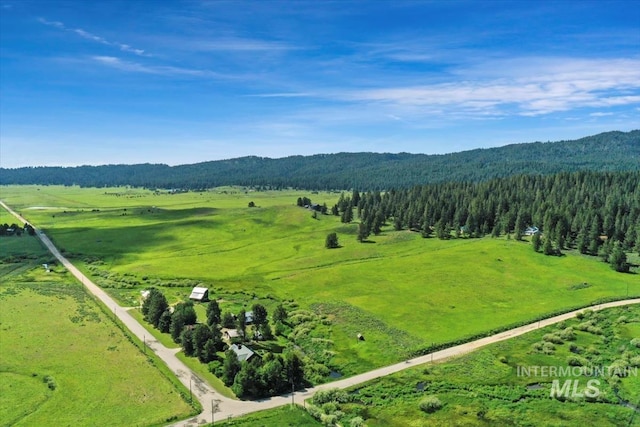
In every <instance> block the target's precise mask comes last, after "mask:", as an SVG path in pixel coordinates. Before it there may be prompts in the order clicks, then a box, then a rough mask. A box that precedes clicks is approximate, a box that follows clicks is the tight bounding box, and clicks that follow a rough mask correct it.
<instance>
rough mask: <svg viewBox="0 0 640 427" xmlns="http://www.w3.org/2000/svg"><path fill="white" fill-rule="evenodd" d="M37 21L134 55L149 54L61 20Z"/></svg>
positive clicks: (39, 19)
mask: <svg viewBox="0 0 640 427" xmlns="http://www.w3.org/2000/svg"><path fill="white" fill-rule="evenodd" d="M38 22H40V23H41V24H43V25H46V26H49V27H53V28H57V29H59V30H62V31H67V32H70V33H73V34H75V35H77V36H79V37H81V38H83V39H85V40H89V41H92V42H95V43H99V44H102V45H105V46H111V47H115V48H117V49H120V50H121V51H122V52H127V53H132V54H134V55H138V56H151V55H150V54H148V53H146V52H145V51H144V49H137V48H134V47H132V46H130V45H128V44H125V43H119V42H112V41H109V40H107V39H105V38H104V37H100V36H98V35H95V34H93V33H90V32H89V31H86V30H83V29H82V28H70V27H67V26H66V25H65V24H64V23H63V22H60V21H48V20H46V19H44V18H38Z"/></svg>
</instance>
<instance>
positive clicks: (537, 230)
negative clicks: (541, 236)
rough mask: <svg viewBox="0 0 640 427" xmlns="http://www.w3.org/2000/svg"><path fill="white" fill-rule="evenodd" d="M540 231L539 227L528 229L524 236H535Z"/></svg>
mask: <svg viewBox="0 0 640 427" xmlns="http://www.w3.org/2000/svg"><path fill="white" fill-rule="evenodd" d="M539 231H540V230H539V229H538V227H535V226H533V227H527V229H526V230H524V235H525V236H533V235H534V234H536V233H538V232H539Z"/></svg>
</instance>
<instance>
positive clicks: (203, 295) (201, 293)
mask: <svg viewBox="0 0 640 427" xmlns="http://www.w3.org/2000/svg"><path fill="white" fill-rule="evenodd" d="M189 299H191V300H194V301H200V302H202V301H208V300H209V289H208V288H201V287H198V286H196V287H195V288H193V291H191V295H189Z"/></svg>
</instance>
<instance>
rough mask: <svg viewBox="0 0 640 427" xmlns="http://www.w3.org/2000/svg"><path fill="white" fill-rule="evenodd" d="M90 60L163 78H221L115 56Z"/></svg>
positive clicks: (195, 70)
mask: <svg viewBox="0 0 640 427" xmlns="http://www.w3.org/2000/svg"><path fill="white" fill-rule="evenodd" d="M91 60H92V61H94V62H97V63H99V64H101V65H105V66H108V67H111V68H115V69H118V70H120V71H127V72H134V73H145V74H155V75H163V76H188V77H218V78H219V77H223V76H222V75H220V74H217V73H215V72H213V71H210V70H199V69H193V68H182V67H173V66H169V65H144V64H140V63H138V62H133V61H125V60H122V59H120V58H117V57H115V56H92V57H91Z"/></svg>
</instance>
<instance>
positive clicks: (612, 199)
mask: <svg viewBox="0 0 640 427" xmlns="http://www.w3.org/2000/svg"><path fill="white" fill-rule="evenodd" d="M354 200H355V202H354ZM337 208H338V210H339V211H340V212H345V211H348V210H350V209H354V208H357V211H358V213H359V217H360V219H361V222H362V224H363V227H364V228H365V231H366V232H371V233H373V234H377V233H379V232H380V225H381V224H382V223H384V222H387V221H392V222H393V224H394V227H395V228H396V229H398V230H400V229H404V228H408V229H412V230H416V231H420V232H422V233H423V236H424V237H429V236H432V235H435V236H437V237H440V238H450V237H451V236H456V235H458V236H460V235H465V236H468V237H480V236H484V235H493V236H499V235H501V234H505V233H513V235H514V237H515V238H516V239H519V238H521V237H522V236H523V234H524V233H525V231H526V229H527V228H528V227H531V228H532V229H533V227H536V228H537V229H538V230H539V231H540V232H541V233H542V236H543V238H544V239H545V241H546V244H547V245H553V248H554V250H561V249H564V248H568V247H574V248H577V249H579V250H580V252H582V253H589V254H592V255H601V256H602V257H603V258H604V259H605V260H608V258H609V255H611V253H612V252H614V251H615V249H616V247H617V246H616V245H619V246H620V247H621V248H622V249H624V250H627V251H629V250H634V249H635V250H637V251H640V172H638V171H634V172H573V173H568V172H563V173H559V174H554V175H546V176H543V175H520V176H515V177H510V178H500V179H493V180H489V181H483V182H478V183H469V182H458V183H456V182H449V183H440V184H430V185H422V186H416V187H413V188H410V189H398V190H391V191H389V192H386V193H384V194H381V193H380V192H379V191H373V192H367V193H364V194H360V193H358V192H357V191H354V192H353V194H352V195H351V196H350V197H348V196H344V195H343V196H342V197H341V198H340V201H339V202H338V205H337ZM334 210H335V209H334ZM530 231H532V230H530Z"/></svg>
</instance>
